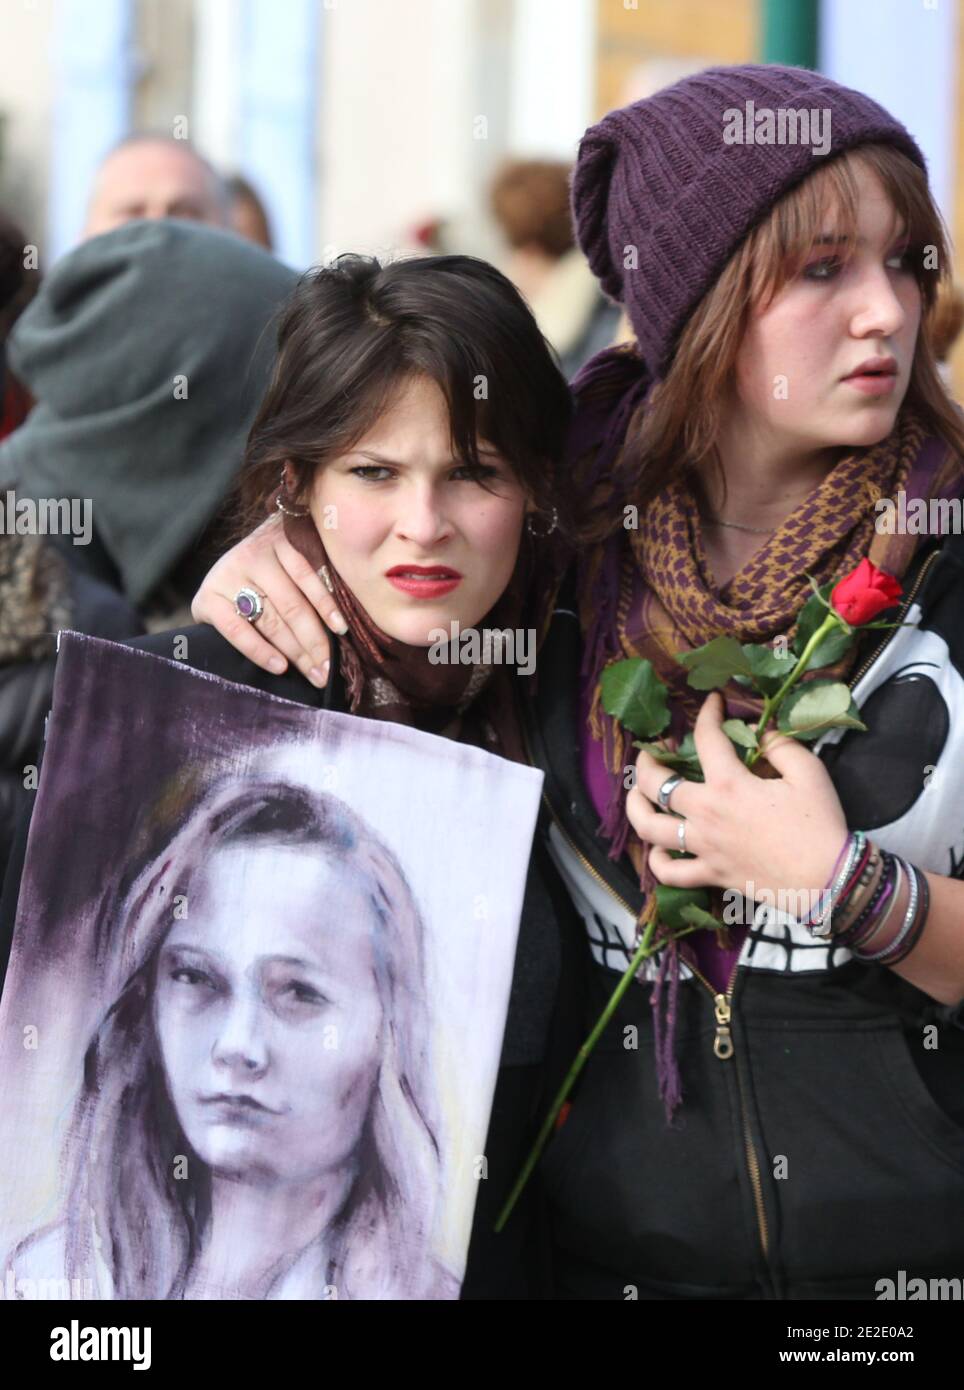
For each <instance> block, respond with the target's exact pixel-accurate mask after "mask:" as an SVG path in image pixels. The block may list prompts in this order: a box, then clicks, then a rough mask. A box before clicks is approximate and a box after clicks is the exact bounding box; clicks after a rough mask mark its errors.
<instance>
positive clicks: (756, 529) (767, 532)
mask: <svg viewBox="0 0 964 1390" xmlns="http://www.w3.org/2000/svg"><path fill="white" fill-rule="evenodd" d="M703 520H704V522H709V524H710V525H711V526H727V527H729V528H730V530H731V531H749V532H750V533H751V535H754V536H772V535H773V533H774V531H776V530H777V527H776V526H744V525H743V523H742V522H741V521H724V520H723V518H722V517H719V516H704V518H703Z"/></svg>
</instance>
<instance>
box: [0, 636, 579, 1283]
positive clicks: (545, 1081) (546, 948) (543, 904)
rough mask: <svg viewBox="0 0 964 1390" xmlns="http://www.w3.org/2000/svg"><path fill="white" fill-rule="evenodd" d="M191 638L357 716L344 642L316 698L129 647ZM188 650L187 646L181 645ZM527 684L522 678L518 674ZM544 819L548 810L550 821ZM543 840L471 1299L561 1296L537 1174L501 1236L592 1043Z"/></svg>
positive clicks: (574, 951)
mask: <svg viewBox="0 0 964 1390" xmlns="http://www.w3.org/2000/svg"><path fill="white" fill-rule="evenodd" d="M175 636H177V637H181V638H185V637H186V638H187V644H186V650H187V652H188V657H187V659H186V661H185V663H184V664H186V665H190V666H192V667H193V668H195V669H197V670H199V671H205V672H210V673H212V674H214V675H217V676H220V677H221V678H222V679H224V680H228V681H234V682H237V683H238V684H239V685H245V686H251V687H253V688H255V689H257V690H264V691H268V692H270V693H271V694H273V695H277V696H281V697H282V698H284V699H289V700H293V701H296V702H297V703H300V704H307V705H314V706H316V707H318V708H323V709H329V710H338V711H342V712H346V711H347V705H346V700H345V690H344V682H343V680H342V678H341V676H340V674H339V670H338V652H337V643H333V644H332V645H333V651H332V670H331V675H330V677H329V680H328V683H327V685H326V686H325V688H324V690H317V689H315V687H314V686H312V685H311V684H310V683H309V682H308V681H307V680H305V678H304V677H303V676H302V675H301V674H300V673H299V672H298V671H297V670H296V669H295V668H294V667H289V669H288V671H287V672H286V673H285V674H284V675H282V676H274V675H270V674H268V673H266V672H264V671H262V670H261V669H260V668H259V667H257V666H255V665H254V663H253V662H250V661H248V660H247V659H246V658H245V657H243V656H242V655H241V654H240V653H239V652H237V651H236V650H235V649H234V648H233V647H232V646H231V645H230V644H229V643H228V642H226V641H225V640H224V639H223V638H222V637H221V636H220V635H219V634H218V633H217V632H216V631H215V629H214V628H212V627H208V626H198V627H186V628H182V629H179V630H177V631H176V632H175V631H173V630H172V631H170V632H158V633H154V634H152V635H150V636H146V637H140V638H136V639H133V640H131V641H130V642H128V643H127V645H129V646H132V647H135V648H138V649H140V650H142V651H147V652H151V653H153V654H154V655H156V656H161V657H167V658H168V659H173V657H174V642H173V639H174V637H175ZM180 649H181V650H183V648H180ZM518 680H519V681H520V683H521V682H522V681H523V680H524V678H523V677H518ZM544 814H545V812H543V815H544ZM28 828H29V810H28V812H27V813H26V814H25V815H24V816H23V817H22V820H21V822H20V824H19V825H18V830H17V836H16V841H15V844H14V849H13V851H12V854H11V858H10V864H9V868H8V873H7V880H6V882H5V884H4V892H3V900H2V904H0V981H2V979H3V975H4V973H5V971H6V965H7V959H8V956H9V950H10V943H11V939H12V933H13V928H14V923H15V917H16V904H17V896H18V893H19V884H20V878H21V874H22V870H23V860H24V855H25V848H26V837H27V831H28ZM544 830H545V825H544V823H543V825H542V832H540V833H537V835H536V838H535V842H534V848H533V852H532V857H531V860H530V864H529V871H528V876H527V881H526V891H525V898H524V901H523V909H522V919H521V924H520V930H519V940H518V946H517V951H516V959H515V968H514V973H513V979H512V989H511V994H510V999H509V1010H508V1017H507V1020H506V1028H505V1035H504V1038H503V1046H502V1055H501V1061H500V1070H499V1074H498V1080H497V1083H496V1089H495V1095H494V1098H493V1108H492V1115H491V1119H490V1125H489V1132H488V1136H487V1141H486V1148H485V1157H486V1160H487V1174H486V1176H485V1177H484V1178H482V1179H480V1184H479V1194H478V1199H477V1203H476V1210H475V1219H474V1223H473V1228H472V1237H471V1244H470V1248H469V1256H468V1265H467V1268H466V1273H465V1279H464V1282H463V1287H462V1297H463V1298H467V1299H484V1298H493V1299H496V1298H507V1299H528V1298H548V1297H551V1296H552V1274H551V1252H550V1244H549V1235H548V1228H547V1223H546V1219H545V1203H544V1199H543V1194H542V1190H541V1184H540V1181H539V1178H538V1176H537V1177H536V1178H535V1179H533V1180H532V1181H531V1182H530V1183H529V1184H528V1186H527V1188H526V1191H525V1194H524V1196H523V1199H522V1200H521V1201H520V1203H519V1205H518V1206H517V1208H516V1210H515V1212H514V1214H513V1216H512V1218H511V1219H510V1221H509V1222H508V1224H507V1225H506V1227H505V1229H504V1230H503V1232H502V1233H501V1234H499V1235H496V1234H495V1233H494V1230H493V1227H494V1224H495V1220H496V1217H497V1215H498V1213H499V1211H500V1209H501V1207H502V1204H503V1202H504V1201H505V1198H506V1197H507V1196H508V1193H509V1191H510V1190H511V1187H512V1185H513V1182H514V1181H515V1178H516V1176H517V1175H518V1173H519V1171H520V1169H521V1168H522V1165H523V1163H524V1161H525V1158H526V1155H527V1153H528V1151H529V1148H530V1146H531V1144H532V1142H533V1140H534V1139H535V1136H536V1133H537V1131H538V1128H539V1125H540V1124H541V1122H542V1119H543V1117H544V1115H545V1113H546V1111H547V1109H548V1107H549V1103H550V1099H551V1096H552V1095H553V1094H554V1092H555V1090H556V1088H557V1087H558V1085H559V1083H560V1081H561V1079H562V1077H563V1076H564V1075H565V1071H566V1069H567V1068H568V1066H569V1063H570V1062H571V1060H572V1058H573V1056H574V1055H575V1052H576V1050H577V1048H578V1046H579V1044H580V1042H581V1041H582V1039H581V1037H580V1035H579V1031H578V1030H579V1028H580V1026H581V1019H582V1013H583V1010H582V1007H581V1003H580V991H581V989H582V988H583V987H584V982H585V969H584V960H585V943H584V935H583V931H582V924H581V922H580V921H579V919H578V916H577V914H576V913H575V910H574V908H573V906H572V903H571V901H570V899H569V897H568V895H567V893H566V891H565V889H564V888H563V886H562V884H561V882H560V880H559V877H558V874H557V872H556V870H555V868H554V867H553V865H552V863H551V860H550V858H549V856H548V854H547V852H546V848H545V840H544Z"/></svg>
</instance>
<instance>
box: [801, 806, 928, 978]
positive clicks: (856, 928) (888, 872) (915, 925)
mask: <svg viewBox="0 0 964 1390" xmlns="http://www.w3.org/2000/svg"><path fill="white" fill-rule="evenodd" d="M830 877H831V882H830V887H829V893H828V901H826V902H824V904H823V906H822V908H821V909H820V910H819V911H818V912H816V913H811V914H809V915H808V917H807V918H805V919H802V921H803V925H805V926H807V927H808V928H809V929H810V932H811V934H812V935H813V936H815V937H817V938H818V939H824V940H825V939H826V938H828V937H831V936H832V937H833V941H834V944H835V945H840V946H846V947H848V948H849V950H850V951H851V952H852V954H853V955H854V956H855V958H856V959H858V960H861V961H864V962H865V963H867V964H874V965H886V966H891V965H896V964H898V963H899V962H900V961H902V960H904V959H905V958H906V957H907V956H908V955H909V954H910V952H911V951H912V950H913V949H914V947H915V946H916V945H917V943H918V941H919V940H920V937H921V933H922V932H923V930H924V926H925V924H926V921H927V916H928V911H929V908H930V890H929V888H928V884H927V878H926V876H925V875H924V873H923V872H922V871H921V870H920V869H918V868H916V867H915V866H914V865H912V864H908V863H907V862H906V860H904V859H901V858H899V857H898V856H897V855H893V854H890V853H889V852H888V851H887V850H882V849H880V848H879V847H878V846H877V845H875V844H873V843H872V842H870V841H868V840H867V837H866V835H864V833H863V832H862V831H859V830H857V831H854V832H853V834H851V835H848V837H847V839H846V841H845V842H844V847H843V849H842V850H841V851H840V854H839V855H838V856H837V862H836V863H835V864H834V868H833V872H832V874H831V876H830ZM905 881H906V883H907V887H908V892H907V902H906V906H905V908H904V911H903V916H902V917H901V920H900V924H899V926H898V927H897V930H896V932H894V934H893V935H892V936H890V938H889V940H888V939H887V938H888V927H889V924H890V920H891V917H892V916H893V913H894V910H895V908H896V907H897V905H898V903H899V902H900V900H901V895H902V888H903V885H904V882H905ZM825 891H826V890H825ZM834 916H836V922H837V930H834V929H833V927H832V926H831V922H832V919H833V918H834ZM880 941H886V944H885V945H883V946H878V947H877V949H870V948H871V945H872V943H878V942H880Z"/></svg>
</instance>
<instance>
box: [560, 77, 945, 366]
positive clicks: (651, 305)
mask: <svg viewBox="0 0 964 1390" xmlns="http://www.w3.org/2000/svg"><path fill="white" fill-rule="evenodd" d="M872 141H884V142H887V143H889V144H892V145H896V146H897V148H898V149H900V150H901V151H902V152H903V153H904V154H906V155H907V156H908V157H909V158H910V159H912V160H913V161H914V163H915V164H918V165H920V167H921V169H923V170H924V172H925V174H926V172H927V165H926V164H925V162H924V156H923V155H922V154H921V152H920V149H919V148H918V146H917V144H916V143H915V141H914V139H913V138H912V137H911V135H910V134H909V133H908V132H907V130H905V128H904V127H903V126H902V125H901V124H900V122H899V121H896V120H895V119H894V118H893V116H890V115H888V113H887V112H886V111H885V110H884V108H883V107H882V106H878V104H877V102H875V101H872V100H871V99H870V97H866V96H864V95H863V94H862V93H860V92H855V91H853V90H852V89H851V88H849V87H842V86H840V84H839V83H837V82H833V81H831V79H830V78H829V77H824V76H823V75H822V74H821V73H817V72H811V71H810V70H809V69H808V68H785V67H776V66H770V65H765V66H764V65H752V64H751V65H747V66H743V67H719V68H707V69H706V70H705V71H703V72H700V73H696V74H695V75H694V76H692V77H685V78H683V80H682V81H681V82H677V83H675V84H674V85H673V86H671V87H664V88H663V89H662V91H659V92H656V93H655V94H654V95H653V96H651V97H646V98H645V99H644V100H643V101H637V102H634V103H633V105H632V106H625V107H622V108H621V109H620V110H617V111H610V112H609V114H608V115H606V116H604V117H603V119H602V120H601V121H599V122H597V124H596V125H594V126H590V128H589V129H588V130H587V131H586V133H585V135H584V136H583V137H582V140H581V141H580V143H579V154H578V157H577V160H576V166H575V169H574V171H573V176H572V211H573V222H574V224H575V228H576V237H577V240H578V242H579V245H580V247H581V248H582V250H583V252H584V253H585V255H586V258H587V259H588V261H589V264H590V266H591V267H592V270H593V272H594V274H595V275H596V276H597V278H598V279H599V281H600V283H601V285H602V288H603V290H604V291H605V292H606V294H607V295H609V296H610V298H611V299H615V300H616V301H617V302H618V303H620V304H624V305H625V307H626V310H627V313H628V314H629V319H630V322H631V324H632V326H633V330H634V332H635V334H636V338H637V340H638V342H639V346H640V351H641V353H642V356H643V359H644V361H645V363H646V366H647V368H648V370H649V373H650V375H651V377H652V378H653V379H654V380H659V379H660V378H661V377H662V376H663V375H665V373H666V370H667V369H668V367H669V364H670V361H671V360H672V356H673V352H674V350H675V348H676V342H677V339H678V337H679V334H680V332H681V330H682V328H683V326H684V324H685V323H686V319H687V317H688V316H689V314H690V313H691V312H692V311H693V309H695V307H696V305H697V304H698V303H699V301H700V300H701V299H702V298H703V295H704V294H705V293H706V291H707V290H708V289H709V288H710V286H711V285H712V284H713V283H714V281H715V280H716V279H717V277H718V276H719V275H720V273H721V272H722V270H723V267H724V266H725V265H726V263H727V261H728V260H729V258H730V256H731V255H732V254H733V252H734V251H735V250H736V248H737V247H738V246H739V244H740V242H741V241H742V240H743V238H744V237H745V236H746V235H747V233H748V232H750V231H751V230H752V228H753V227H754V225H755V224H756V223H757V222H758V221H760V219H761V218H762V217H763V216H765V215H766V214H767V213H768V212H769V211H770V209H771V208H772V207H773V205H774V203H776V202H777V200H778V199H779V198H780V197H782V196H783V194H784V193H786V192H788V191H789V190H790V189H791V188H793V186H794V185H795V184H798V183H799V182H800V181H801V180H802V179H804V178H805V177H806V176H807V174H809V173H811V172H812V171H813V170H815V169H819V168H822V167H823V164H824V162H825V161H826V160H827V159H830V158H833V157H834V156H836V155H840V154H843V153H844V152H845V151H846V150H852V149H853V148H854V147H855V146H857V145H866V144H869V143H870V142H872ZM634 258H635V264H634Z"/></svg>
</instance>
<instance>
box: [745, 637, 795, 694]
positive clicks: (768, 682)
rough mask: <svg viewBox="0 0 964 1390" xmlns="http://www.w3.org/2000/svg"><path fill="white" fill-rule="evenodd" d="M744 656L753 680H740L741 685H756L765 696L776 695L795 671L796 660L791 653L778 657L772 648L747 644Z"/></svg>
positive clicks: (753, 643) (752, 643) (751, 643)
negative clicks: (794, 663)
mask: <svg viewBox="0 0 964 1390" xmlns="http://www.w3.org/2000/svg"><path fill="white" fill-rule="evenodd" d="M743 655H744V656H745V657H746V659H747V664H748V665H749V667H750V670H751V672H752V678H750V679H747V678H746V677H740V678H738V679H740V680H741V684H746V685H755V686H756V688H757V690H759V691H762V693H763V694H764V695H775V694H776V693H777V691H778V690H779V689H780V687H781V685H782V684H783V682H784V681H785V680H786V678H787V676H789V674H790V672H791V671H792V670H793V662H794V658H793V657H792V656H791V655H790V652H789V651H788V652H787V654H786V656H778V655H777V653H776V652H775V651H774V650H773V648H772V647H767V646H760V645H759V644H757V643H756V642H745V643H744V644H743Z"/></svg>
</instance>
